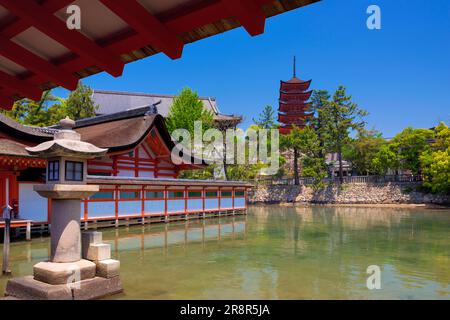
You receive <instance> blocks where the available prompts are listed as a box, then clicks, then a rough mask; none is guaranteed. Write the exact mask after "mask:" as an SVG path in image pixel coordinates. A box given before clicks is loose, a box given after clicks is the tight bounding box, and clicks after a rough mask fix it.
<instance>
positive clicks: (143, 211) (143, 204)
mask: <svg viewBox="0 0 450 320" xmlns="http://www.w3.org/2000/svg"><path fill="white" fill-rule="evenodd" d="M141 217H142V221H141V223H142V224H143V225H144V224H145V186H142V189H141Z"/></svg>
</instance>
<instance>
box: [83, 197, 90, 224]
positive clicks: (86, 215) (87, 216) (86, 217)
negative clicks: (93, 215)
mask: <svg viewBox="0 0 450 320" xmlns="http://www.w3.org/2000/svg"><path fill="white" fill-rule="evenodd" d="M82 201H83V202H84V221H85V223H87V221H88V219H89V211H88V209H89V208H88V199H83V200H82Z"/></svg>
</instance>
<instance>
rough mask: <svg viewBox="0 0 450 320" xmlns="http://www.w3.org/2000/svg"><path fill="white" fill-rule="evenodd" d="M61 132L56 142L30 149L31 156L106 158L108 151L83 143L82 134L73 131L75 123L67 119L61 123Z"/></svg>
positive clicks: (57, 135)
mask: <svg viewBox="0 0 450 320" xmlns="http://www.w3.org/2000/svg"><path fill="white" fill-rule="evenodd" d="M60 126H61V128H62V130H61V131H59V132H58V133H56V134H55V135H54V140H51V141H46V142H43V143H41V144H39V145H37V146H35V147H28V148H26V150H27V151H28V153H29V154H31V155H34V156H39V157H41V158H53V157H76V158H82V159H93V158H97V157H101V156H104V155H105V154H106V152H107V151H108V149H102V148H98V147H96V146H95V145H93V144H91V143H88V142H84V141H81V139H80V134H79V133H77V132H75V131H73V130H72V129H73V128H74V127H75V121H73V120H72V119H70V118H69V117H66V118H65V119H63V120H61V121H60Z"/></svg>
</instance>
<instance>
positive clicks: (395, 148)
mask: <svg viewBox="0 0 450 320" xmlns="http://www.w3.org/2000/svg"><path fill="white" fill-rule="evenodd" d="M433 138H434V133H433V131H432V130H429V129H414V128H411V127H409V128H406V129H404V130H403V131H402V132H400V133H399V134H397V135H396V136H395V137H394V139H392V140H391V141H390V143H389V147H390V149H391V150H392V152H393V153H395V154H396V155H397V162H398V166H399V169H403V170H411V171H412V172H413V174H420V173H421V164H420V156H421V155H422V154H423V153H424V152H426V151H428V150H429V149H430V141H431V140H432V139H433Z"/></svg>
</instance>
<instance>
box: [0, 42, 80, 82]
mask: <svg viewBox="0 0 450 320" xmlns="http://www.w3.org/2000/svg"><path fill="white" fill-rule="evenodd" d="M0 55H2V56H4V57H6V58H8V59H9V60H11V61H14V62H15V63H17V64H19V65H21V66H23V67H25V68H27V69H28V70H30V71H31V72H33V73H35V74H39V75H41V76H43V77H44V78H47V79H49V80H50V81H52V82H54V83H55V84H58V85H61V86H63V87H65V88H67V89H69V90H74V89H76V87H77V83H78V78H77V77H75V76H74V75H73V74H71V73H69V72H67V71H65V70H64V69H63V68H61V67H56V66H55V65H53V64H52V63H50V62H48V61H47V60H44V59H42V58H41V57H38V56H37V55H35V54H34V53H31V52H30V51H28V50H26V49H25V48H23V47H21V46H19V45H18V44H16V43H14V42H12V41H10V40H9V39H8V38H6V37H4V36H3V35H1V34H0Z"/></svg>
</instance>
